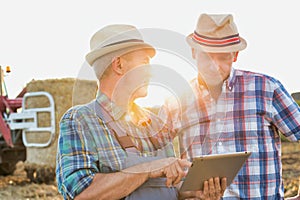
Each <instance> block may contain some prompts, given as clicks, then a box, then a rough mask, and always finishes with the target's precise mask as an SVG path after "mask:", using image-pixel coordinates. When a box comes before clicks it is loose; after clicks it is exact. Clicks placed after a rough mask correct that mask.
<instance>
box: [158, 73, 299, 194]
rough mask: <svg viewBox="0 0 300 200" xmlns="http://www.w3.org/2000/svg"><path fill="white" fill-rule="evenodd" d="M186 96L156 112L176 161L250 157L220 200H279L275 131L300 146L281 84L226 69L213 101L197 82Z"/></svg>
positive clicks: (295, 118)
mask: <svg viewBox="0 0 300 200" xmlns="http://www.w3.org/2000/svg"><path fill="white" fill-rule="evenodd" d="M191 91H192V92H187V93H186V94H185V95H183V96H182V97H181V99H180V100H175V101H174V99H170V100H169V101H167V102H166V104H165V105H164V109H162V110H163V111H165V112H166V113H164V114H165V116H167V117H168V124H169V126H171V127H172V128H173V130H174V131H175V133H176V134H178V136H179V140H180V152H181V155H182V157H185V156H186V157H187V158H188V159H192V158H194V157H198V156H201V155H204V154H218V153H226V152H240V151H251V152H252V155H251V157H249V159H248V160H247V162H246V163H245V165H244V166H243V167H242V169H241V170H240V171H239V173H238V175H237V176H236V177H235V179H234V180H233V183H232V184H231V185H230V186H229V187H227V190H226V191H225V194H224V199H283V197H284V188H283V181H282V164H281V140H280V136H279V133H278V130H279V131H280V132H281V133H282V134H284V135H285V136H286V137H287V138H288V139H289V140H290V141H298V140H300V109H299V106H298V105H297V103H296V102H295V101H294V100H293V99H292V97H291V96H290V95H289V93H288V92H287V91H286V90H285V88H284V87H283V86H282V84H281V83H280V82H279V81H278V80H276V79H274V78H272V77H269V76H266V75H262V74H258V73H253V72H248V71H242V70H235V69H232V71H231V74H230V77H229V79H228V80H227V81H225V82H224V84H223V87H222V92H221V94H220V96H219V98H218V99H217V101H216V100H215V99H213V98H211V96H210V93H209V92H208V90H207V89H206V88H205V87H204V86H202V85H199V83H198V81H197V79H195V80H193V81H192V83H191ZM178 105H180V106H178ZM224 167H226V166H224Z"/></svg>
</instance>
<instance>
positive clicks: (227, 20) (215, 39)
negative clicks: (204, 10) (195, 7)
mask: <svg viewBox="0 0 300 200" xmlns="http://www.w3.org/2000/svg"><path fill="white" fill-rule="evenodd" d="M186 40H187V42H188V44H189V45H190V46H191V47H193V48H201V49H202V51H205V52H212V53H226V52H237V51H241V50H243V49H245V48H246V46H247V43H246V41H245V40H244V39H243V38H242V37H240V36H239V32H238V30H237V27H236V25H235V23H234V22H233V17H232V15H231V14H215V15H211V14H202V15H200V17H199V19H198V23H197V27H196V30H195V31H194V33H192V34H190V35H189V36H187V38H186Z"/></svg>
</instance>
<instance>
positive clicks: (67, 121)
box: [56, 109, 99, 199]
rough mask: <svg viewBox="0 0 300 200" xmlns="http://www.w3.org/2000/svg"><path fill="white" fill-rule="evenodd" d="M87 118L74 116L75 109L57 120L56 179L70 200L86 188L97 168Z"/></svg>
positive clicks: (65, 197)
mask: <svg viewBox="0 0 300 200" xmlns="http://www.w3.org/2000/svg"><path fill="white" fill-rule="evenodd" d="M87 120H88V117H85V116H84V115H78V113H77V111H76V109H74V110H70V111H69V112H67V113H66V114H65V115H64V116H63V117H62V119H61V121H60V135H59V139H58V149H57V163H56V179H57V184H58V189H59V191H60V193H61V194H62V195H63V197H64V199H73V198H75V196H76V195H78V194H79V193H80V192H82V191H83V190H84V189H85V188H87V187H88V186H89V185H90V184H91V183H92V180H93V177H94V176H95V174H96V173H97V172H99V169H98V167H97V163H98V160H97V157H96V156H95V155H96V150H95V147H94V145H93V143H92V141H93V139H92V138H91V134H90V132H91V131H90V130H89V129H88V128H87V126H86V123H87Z"/></svg>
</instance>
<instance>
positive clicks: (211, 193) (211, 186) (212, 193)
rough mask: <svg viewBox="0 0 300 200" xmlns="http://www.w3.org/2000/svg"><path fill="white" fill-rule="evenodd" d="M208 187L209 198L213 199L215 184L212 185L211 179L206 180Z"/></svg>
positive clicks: (212, 180)
mask: <svg viewBox="0 0 300 200" xmlns="http://www.w3.org/2000/svg"><path fill="white" fill-rule="evenodd" d="M208 187H209V196H210V197H211V198H214V197H215V193H216V191H215V184H214V179H213V178H210V179H209V180H208Z"/></svg>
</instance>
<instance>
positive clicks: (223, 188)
mask: <svg viewBox="0 0 300 200" xmlns="http://www.w3.org/2000/svg"><path fill="white" fill-rule="evenodd" d="M226 187H227V178H226V177H223V178H222V179H221V190H222V196H223V194H224V192H225V190H226Z"/></svg>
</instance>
